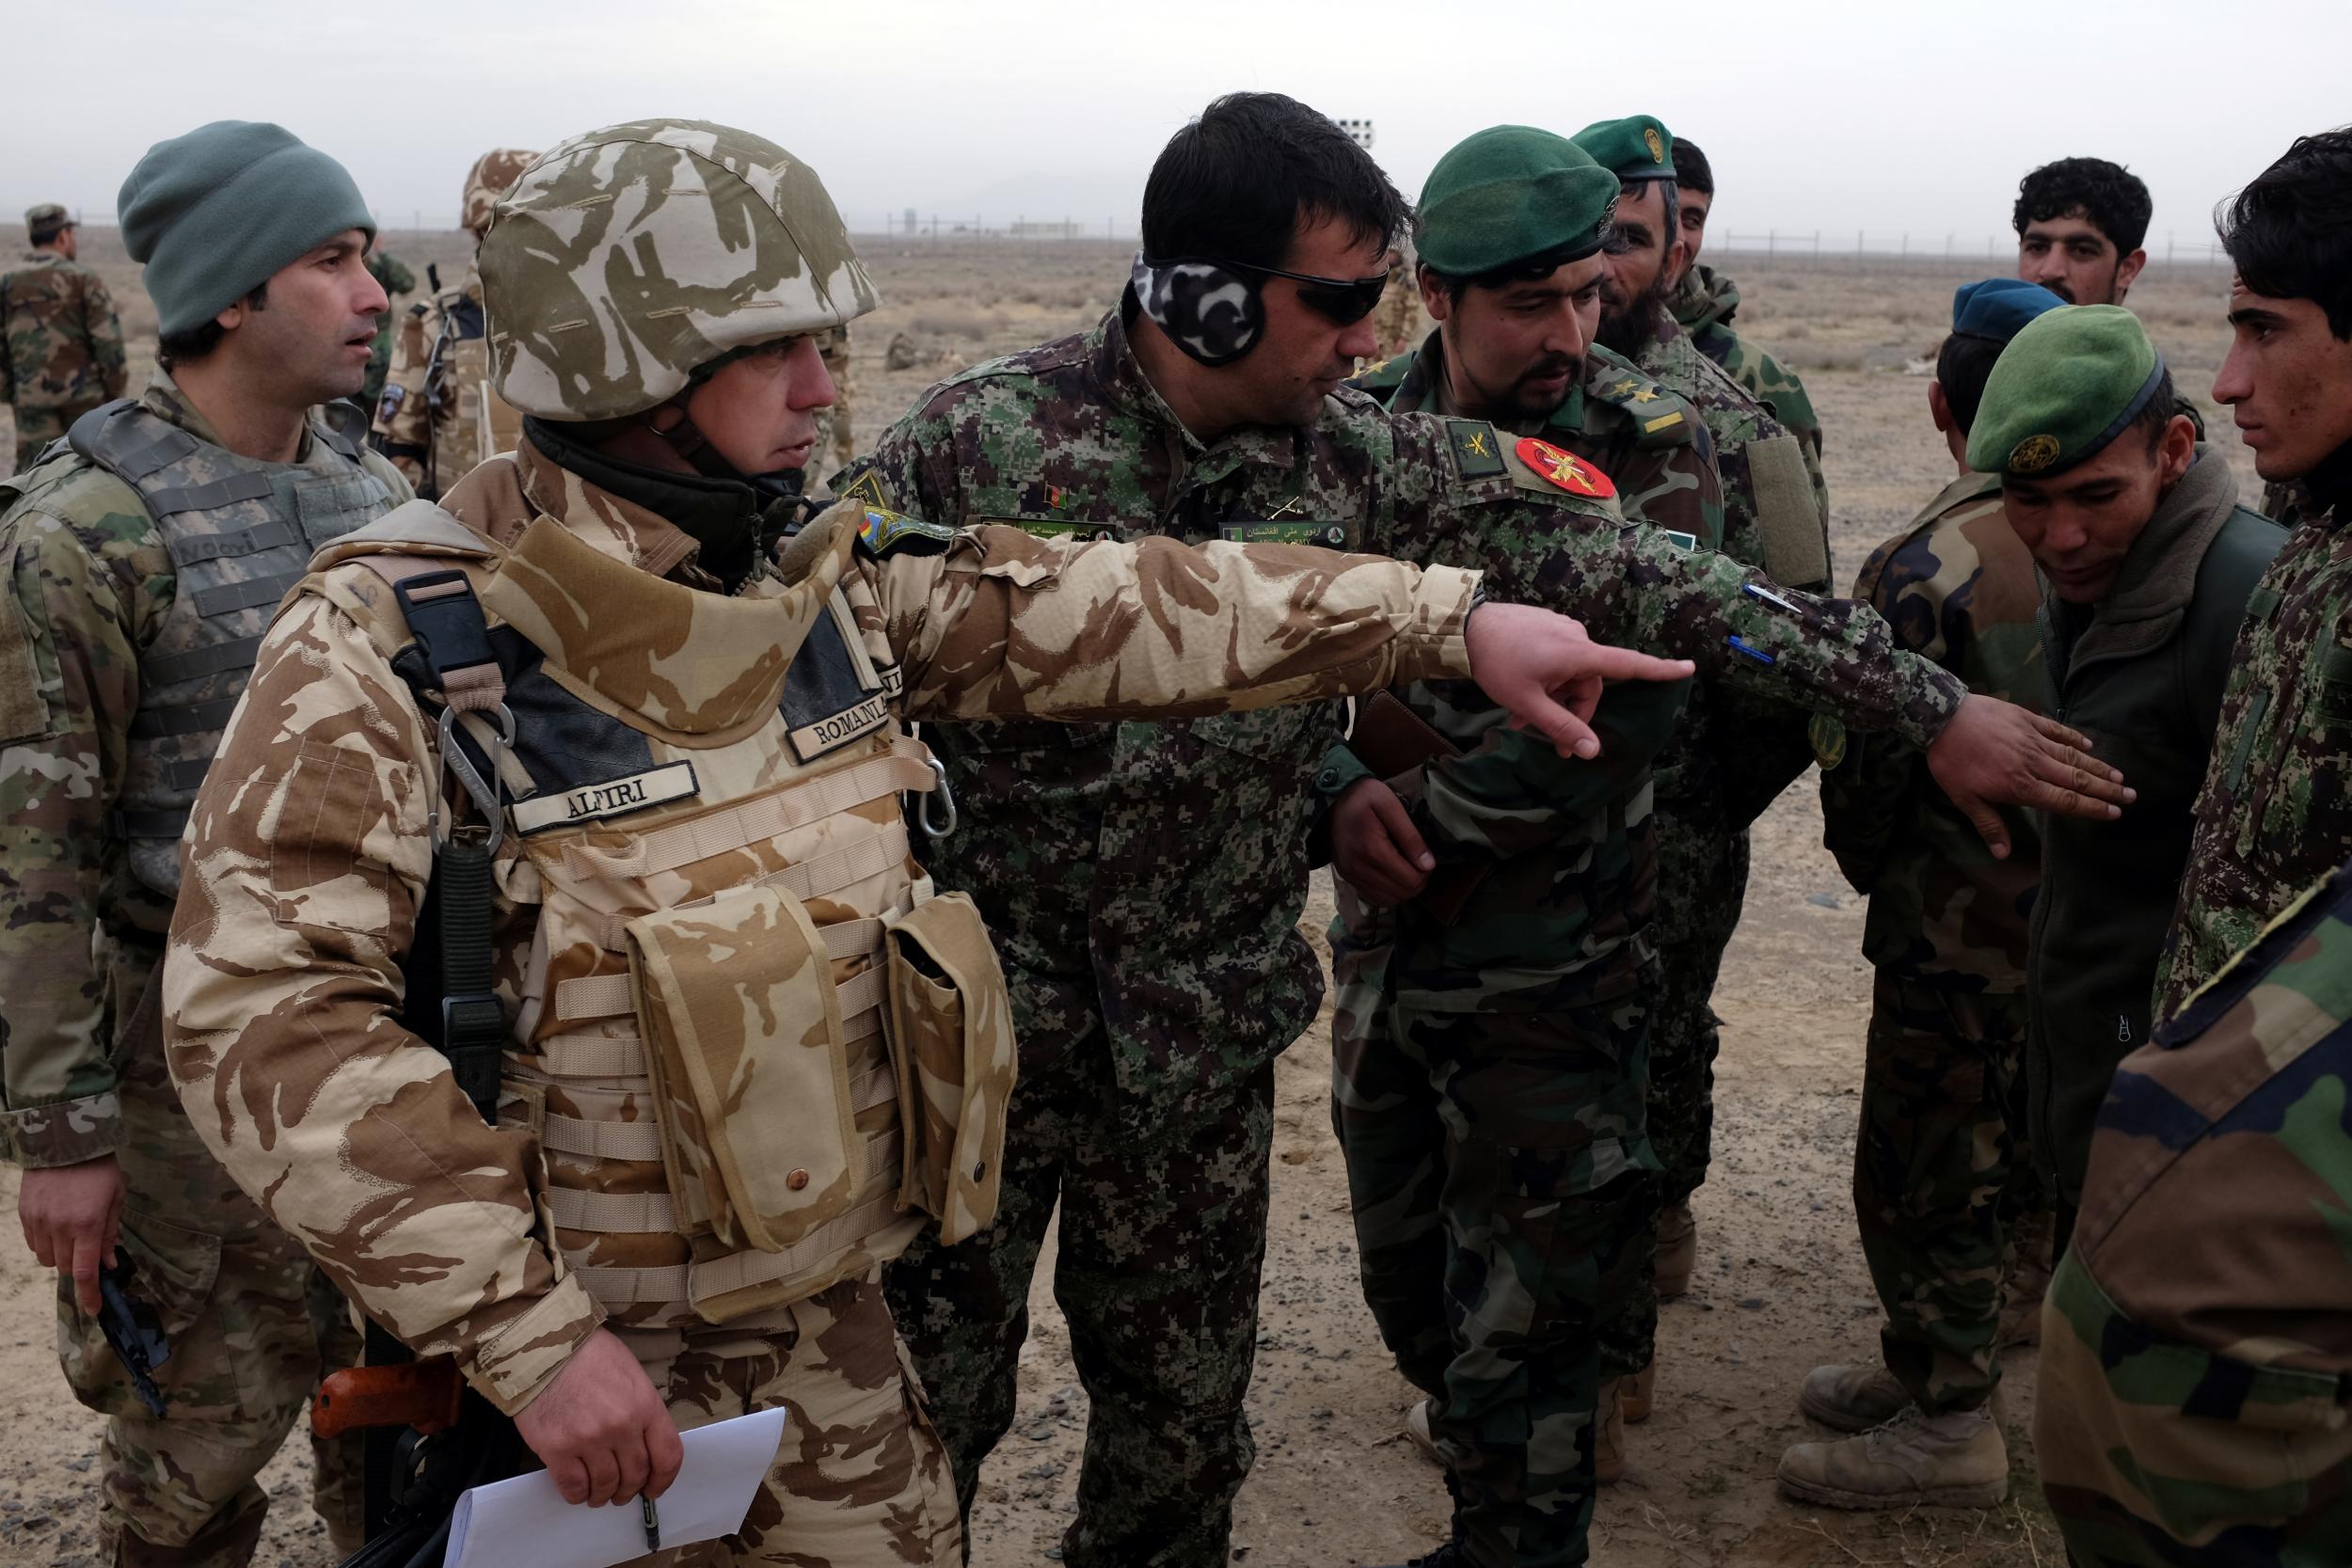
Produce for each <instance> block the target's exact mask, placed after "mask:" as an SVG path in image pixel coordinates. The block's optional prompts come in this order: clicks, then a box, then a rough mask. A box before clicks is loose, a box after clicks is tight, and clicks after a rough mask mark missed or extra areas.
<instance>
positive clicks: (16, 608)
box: [0, 121, 407, 1568]
mask: <svg viewBox="0 0 2352 1568" xmlns="http://www.w3.org/2000/svg"><path fill="white" fill-rule="evenodd" d="M120 210H121V218H122V233H123V238H124V241H125V243H126V244H127V245H128V246H129V249H130V252H131V255H132V257H133V259H134V260H135V261H142V262H144V263H145V264H146V285H147V291H148V293H149V294H150V295H151V297H152V298H153V300H154V302H155V308H156V315H157V318H158V325H160V327H161V328H162V341H161V344H160V350H161V368H160V369H158V370H157V371H156V372H155V374H154V375H153V377H152V378H151V380H150V381H149V383H148V385H147V387H146V388H145V389H144V390H143V391H142V392H141V394H140V395H139V397H138V398H137V399H135V400H131V399H125V400H122V401H120V402H118V403H115V404H109V405H107V406H105V407H104V408H103V409H101V410H99V411H97V412H94V413H91V414H88V415H86V416H85V417H84V418H83V419H82V420H78V421H77V422H76V423H75V424H74V426H73V428H72V434H71V436H69V438H68V444H67V445H65V446H63V447H60V448H58V449H57V450H56V451H55V452H53V453H52V454H51V455H50V456H49V457H48V459H47V460H46V461H43V462H40V463H39V464H37V465H36V466H35V467H33V468H32V469H31V470H30V471H29V472H27V473H25V474H24V475H22V476H20V477H19V478H18V479H17V480H16V481H15V482H13V483H10V484H8V485H0V562H7V563H8V575H7V577H6V578H0V843H5V845H6V846H7V850H6V853H5V855H0V1017H5V1018H6V1020H7V1022H6V1026H5V1037H4V1039H0V1102H5V1114H0V1132H5V1135H6V1138H7V1141H8V1146H9V1153H10V1156H11V1157H12V1158H13V1159H14V1160H15V1161H16V1162H17V1163H18V1164H21V1165H22V1166H24V1183H23V1187H22V1190H21V1192H20V1194H19V1197H18V1217H19V1219H20V1221H21V1222H22V1224H23V1226H24V1232H25V1236H26V1240H27V1241H28V1242H29V1243H31V1246H32V1249H33V1251H34V1253H35V1254H36V1256H38V1257H39V1258H40V1259H41V1261H42V1262H44V1263H48V1264H53V1265H55V1266H56V1268H57V1269H58V1271H59V1273H60V1275H61V1278H60V1282H59V1283H60V1288H59V1292H58V1297H59V1299H58V1307H57V1310H58V1320H59V1322H58V1342H59V1347H60V1350H61V1353H62V1356H63V1359H64V1362H65V1370H66V1379H67V1381H68V1383H69V1384H70V1385H71V1386H72V1388H73V1390H74V1393H75V1395H76V1397H77V1398H79V1399H80V1400H81V1401H82V1402H84V1403H85V1404H87V1405H88V1406H90V1407H91V1408H92V1409H94V1410H97V1411H100V1412H102V1413H103V1414H104V1415H105V1416H106V1418H107V1422H106V1432H105V1436H104V1438H103V1446H102V1449H101V1460H102V1464H103V1470H102V1472H101V1475H100V1477H99V1478H98V1479H99V1492H100V1503H99V1506H100V1513H101V1520H100V1522H101V1530H100V1535H101V1544H102V1547H103V1552H104V1554H105V1555H106V1558H107V1560H109V1561H117V1562H135V1563H140V1564H166V1563H169V1564H181V1565H191V1568H240V1565H242V1564H243V1563H245V1562H246V1561H248V1560H250V1559H251V1557H252V1555H253V1551H254V1547H255V1544H256V1542H257V1541H258V1540H259V1539H260V1536H261V1533H262V1522H263V1517H264V1514H265V1513H266V1511H267V1509H268V1507H269V1498H268V1496H267V1495H266V1494H265V1493H264V1492H263V1490H262V1487H261V1486H260V1485H259V1484H258V1483H257V1481H256V1479H255V1478H256V1477H257V1476H258V1475H259V1474H260V1472H261V1470H262V1467H263V1466H264V1465H267V1464H268V1463H269V1461H270V1458H271V1456H272V1455H273V1454H275V1453H276V1452H277V1450H278V1446H279V1444H280V1443H281V1442H282V1441H283V1440H284V1438H285V1436H286V1433H287V1432H288V1430H289V1429H290V1428H291V1427H292V1425H293V1423H294V1418H296V1417H297V1416H298V1415H299V1414H300V1413H301V1410H302V1404H303V1401H304V1400H305V1398H306V1397H308V1395H309V1394H310V1390H311V1388H312V1387H313V1386H315V1384H316V1383H317V1380H318V1377H319V1374H320V1372H321V1370H322V1362H323V1361H324V1362H325V1363H326V1364H327V1365H329V1366H332V1365H335V1364H343V1363H347V1362H348V1360H349V1358H350V1357H351V1356H352V1355H353V1354H356V1353H357V1350H358V1345H357V1342H356V1337H354V1336H352V1335H350V1333H349V1331H348V1325H347V1323H346V1322H345V1320H344V1317H343V1313H342V1302H341V1300H340V1299H339V1298H337V1297H336V1296H335V1294H334V1292H333V1291H332V1290H331V1289H330V1288H327V1287H326V1285H325V1284H324V1281H323V1280H322V1279H321V1278H320V1276H319V1274H318V1271H317V1270H316V1269H315V1268H314V1267H313V1266H312V1264H311V1262H310V1258H309V1257H308V1255H307V1254H305V1253H304V1251H303V1250H302V1248H301V1246H300V1245H299V1244H298V1243H295V1242H294V1240H293V1238H291V1237H290V1236H288V1235H286V1234H284V1233H283V1232H282V1231H280V1230H279V1229H278V1227H276V1226H275V1225H273V1224H272V1223H271V1222H270V1220H269V1219H268V1218H267V1217H266V1216H265V1215H263V1214H262V1212H261V1211H260V1210H259V1209H258V1208H256V1207H255V1206H254V1205H253V1204H252V1203H250V1202H248V1201H247V1200H246V1197H245V1196H244V1195H243V1194H242V1193H240V1192H238V1191H237V1190H236V1187H235V1186H234V1184H233V1183H232V1182H230V1180H228V1178H227V1176H226V1175H225V1173H223V1172H222V1170H221V1169H220V1167H219V1165H218V1164H216V1163H215V1161H214V1160H213V1158H212V1157H211V1155H210V1154H209V1152H207V1150H206V1148H205V1147H204V1145H203V1144H202V1142H201V1141H199V1138H198V1136H197V1133H196V1132H195V1130H194V1129H193V1128H192V1127H191V1126H190V1124H189V1121H188V1118H187V1117H186V1116H185V1115H184V1114H183V1112H182V1110H181V1107H180V1103H179V1101H178V1098H177V1097H176V1096H175V1095H174V1094H173V1093H172V1088H171V1083H170V1079H169V1076H168V1074H167V1069H166V1065H165V1062H164V1052H163V1044H162V1040H161V1038H160V1036H159V1033H158V1029H157V1019H158V1014H159V1012H160V1007H161V1004H160V998H159V995H158V992H159V990H160V987H159V985H158V984H157V980H156V973H157V969H158V967H159V965H160V964H161V961H162V958H163V954H164V933H165V927H166V925H167V922H168V921H169V919H170V916H171V909H172V901H173V898H174V896H175V895H177V894H178V892H179V891H180V887H181V876H180V860H179V840H180V834H181V830H182V829H183V827H184V826H185V824H186V821H187V811H188V806H189V804H190V802H191V801H193V800H195V798H196V791H197V787H198V785H199V783H200V782H201V780H202V779H203V778H204V777H205V775H206V772H207V769H208V766H209V764H210V762H211V760H212V758H213V755H214V753H215V750H216V748H217V745H218V742H219V739H220V730H221V726H222V724H223V723H224V722H225V721H226V720H227V718H228V715H229V712H230V709H231V708H233V707H234V706H235V705H236V703H237V700H238V697H239V694H240V693H241V692H242V691H243V690H244V689H245V685H246V673H247V672H248V671H249V670H250V669H251V666H252V660H253V650H254V646H255V644H256V642H257V641H259V639H260V637H261V634H262V628H263V627H264V626H266V625H267V624H268V620H269V614H270V610H271V607H272V606H274V605H276V604H277V602H278V595H279V594H282V593H283V592H284V591H285V590H286V588H287V587H288V586H290V585H291V584H292V583H293V582H294V579H295V578H297V577H299V576H300V574H301V571H302V566H303V562H305V561H306V560H307V559H308V558H309V556H310V551H311V550H312V549H314V548H316V547H318V546H321V545H324V544H326V543H327V542H328V541H330V540H332V539H334V538H336V537H338V536H340V535H342V534H343V533H346V532H348V531H351V530H353V529H356V528H358V526H359V525H360V524H362V523H365V522H367V521H368V520H370V519H371V518H373V517H374V516H376V515H379V514H381V513H383V512H386V511H388V510H389V509H390V508H392V507H393V506H394V505H396V504H398V503H399V502H400V501H401V500H403V499H405V498H406V494H407V486H406V485H405V483H402V481H401V479H400V476H399V475H398V474H397V473H395V472H394V471H393V470H392V467H391V466H390V465H389V464H388V463H386V462H385V461H384V460H383V459H382V458H380V457H377V456H375V455H374V454H373V453H369V452H365V451H362V450H361V449H360V448H359V447H358V445H357V443H356V441H355V440H354V439H353V436H354V432H353V431H351V429H350V428H349V427H348V426H347V425H342V424H339V423H337V422H334V421H333V420H331V419H330V418H329V416H330V415H331V414H333V413H335V412H338V411H341V412H346V413H347V412H348V408H347V406H346V405H344V404H341V403H339V402H336V401H334V400H339V399H342V398H345V397H348V396H349V395H350V394H352V393H353V392H356V391H357V390H358V387H359V378H360V376H361V375H362V374H363V373H364V372H365V371H366V368H367V351H368V344H369V341H370V340H371V339H372V338H373V333H374V313H375V312H376V311H377V310H379V309H382V308H383V305H384V293H383V291H382V290H381V289H380V288H378V287H377V286H376V284H375V282H374V280H373V278H372V277H370V276H369V274H368V272H367V268H366V263H365V260H364V258H365V255H366V251H367V246H368V241H369V239H370V237H371V235H372V233H373V220H372V219H371V218H370V217H369V216H368V209H367V204H366V203H365V202H364V201H362V200H361V199H360V196H359V192H358V189H357V188H356V187H354V186H353V184H352V182H351V179H350V176H349V175H347V174H346V173H345V172H344V171H343V169H342V167H341V166H339V165H337V164H336V163H335V162H334V161H333V160H332V159H329V158H328V157H326V155H325V154H324V153H320V152H317V151H315V150H311V149H310V148H308V147H305V146H303V145H302V143H301V142H299V141H297V140H296V139H295V138H294V137H293V136H292V135H288V134H287V133H286V132H284V131H282V130H280V129H279V128H278V127H277V126H274V125H249V124H243V123H239V122H235V121H224V122H221V123H218V124H215V125H209V126H206V127H204V128H202V129H200V130H198V131H195V132H191V133H190V134H188V135H184V136H180V137H176V138H173V139H172V140H169V141H166V142H162V143H158V144H157V145H156V146H155V147H153V148H151V149H150V150H149V151H148V153H147V155H146V156H145V157H144V158H142V159H141V160H140V162H139V164H138V166H137V167H136V168H135V169H134V170H133V171H132V173H131V176H130V178H129V180H128V181H126V182H125V183H124V185H123V187H122V196H121V200H120ZM263 311H266V316H267V319H266V322H262V312H263ZM257 322H261V323H262V328H261V329H258V330H257V329H256V323H257ZM354 422H356V421H354ZM110 1251H112V1252H118V1253H119V1255H120V1256H121V1257H122V1258H123V1259H126V1260H127V1261H128V1262H129V1263H130V1264H131V1266H132V1268H133V1270H134V1275H133V1279H132V1282H131V1284H130V1286H129V1290H130V1291H131V1293H132V1294H133V1295H135V1296H136V1297H138V1298H139V1299H141V1300H144V1301H146V1302H147V1303H148V1304H149V1305H150V1306H151V1307H154V1308H155V1309H156V1310H157V1312H158V1314H159V1317H160V1320H161V1325H162V1327H163V1328H164V1330H165V1332H166V1334H167V1337H168V1338H169V1339H170V1343H171V1355H170V1359H169V1360H168V1362H167V1364H166V1365H165V1366H164V1367H163V1368H162V1369H161V1370H160V1372H159V1374H158V1376H157V1380H156V1381H157V1383H158V1385H159V1386H160V1390H161V1393H162V1396H163V1399H164V1409H163V1410H162V1411H161V1412H157V1411H154V1410H152V1409H151V1408H150V1407H149V1406H148V1405H147V1404H146V1403H144V1402H142V1401H141V1400H140V1399H139V1398H137V1397H136V1395H135V1386H134V1385H133V1383H132V1382H131V1380H130V1379H129V1378H128V1377H127V1376H126V1375H125V1373H124V1372H123V1370H122V1369H121V1368H120V1367H119V1365H118V1364H117V1362H116V1360H115V1358H114V1356H113V1354H111V1352H110V1351H109V1350H108V1348H107V1344H106V1341H105V1339H104V1338H103V1335H102V1333H101V1330H100V1327H99V1325H98V1323H97V1321H96V1319H95V1317H94V1313H95V1312H96V1311H97V1309H98V1307H99V1306H100V1300H101V1298H100V1292H99V1289H98V1281H97V1277H96V1276H97V1274H98V1270H99V1266H100V1264H101V1263H102V1262H103V1260H104V1259H105V1258H106V1256H107V1254H108V1253H109V1252H110ZM353 1458H354V1456H353V1455H351V1454H349V1453H347V1452H345V1451H343V1450H342V1449H341V1448H339V1447H335V1446H327V1445H321V1448H320V1452H319V1461H320V1479H321V1485H320V1487H319V1489H318V1491H317V1493H316V1498H317V1501H318V1505H319V1511H320V1513H322V1514H323V1515H324V1516H325V1517H326V1521H327V1524H328V1526H329V1528H330V1531H331V1533H332V1536H333V1538H334V1540H335V1541H336V1542H337V1543H338V1544H341V1545H343V1546H344V1547H346V1548H348V1547H350V1546H352V1545H356V1544H357V1539H358V1526H359V1520H358V1474H357V1468H356V1465H354V1464H353V1463H351V1461H352V1459H353Z"/></svg>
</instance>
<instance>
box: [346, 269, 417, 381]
mask: <svg viewBox="0 0 2352 1568" xmlns="http://www.w3.org/2000/svg"><path fill="white" fill-rule="evenodd" d="M368 275H369V276H370V277H373V278H374V279H375V281H376V282H377V284H379V285H380V286H381V287H382V288H383V290H384V297H385V299H386V301H387V302H388V303H387V304H386V305H385V307H384V309H381V310H379V311H377V312H376V313H375V346H374V347H373V348H371V349H370V350H369V351H368V378H367V380H366V381H364V382H362V383H360V386H359V393H358V396H357V397H355V398H353V399H352V402H354V403H356V404H358V405H359V407H360V408H362V409H371V408H373V407H374V406H375V404H376V400H377V399H378V398H379V397H381V396H382V395H383V392H384V372H385V370H386V368H387V367H389V365H390V364H391V362H392V324H393V323H394V322H395V321H398V320H399V319H400V311H399V309H397V308H396V307H395V306H393V305H391V304H390V303H389V301H392V300H396V299H398V298H399V297H400V296H401V295H403V294H405V293H410V292H411V291H413V290H414V289H415V288H416V286H417V275H416V274H415V273H413V272H410V271H409V270H408V265H407V263H406V262H405V261H402V260H401V259H400V258H399V257H397V256H391V255H388V254H386V253H385V252H384V251H382V250H376V249H371V250H370V251H369V252H368Z"/></svg>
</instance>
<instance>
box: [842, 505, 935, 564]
mask: <svg viewBox="0 0 2352 1568" xmlns="http://www.w3.org/2000/svg"><path fill="white" fill-rule="evenodd" d="M857 536H858V539H859V541H860V543H862V544H864V545H865V546H866V548H867V549H868V550H870V551H872V552H873V553H874V554H876V555H888V554H889V553H890V552H891V551H892V550H895V549H898V548H900V547H902V546H907V545H909V544H914V545H916V546H918V547H919V548H920V549H922V550H924V551H926V552H936V551H939V550H943V549H946V547H947V546H948V545H949V543H951V542H952V541H953V540H954V539H955V536H956V531H955V530H954V529H952V528H949V527H948V526H947V525H946V524H945V523H933V522H928V521H926V520H925V519H923V518H921V517H910V516H908V515H906V514H905V513H903V512H892V511H889V510H887V509H885V508H883V507H879V506H868V507H867V508H866V515H864V516H862V517H860V518H859V519H858V524H857Z"/></svg>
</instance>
